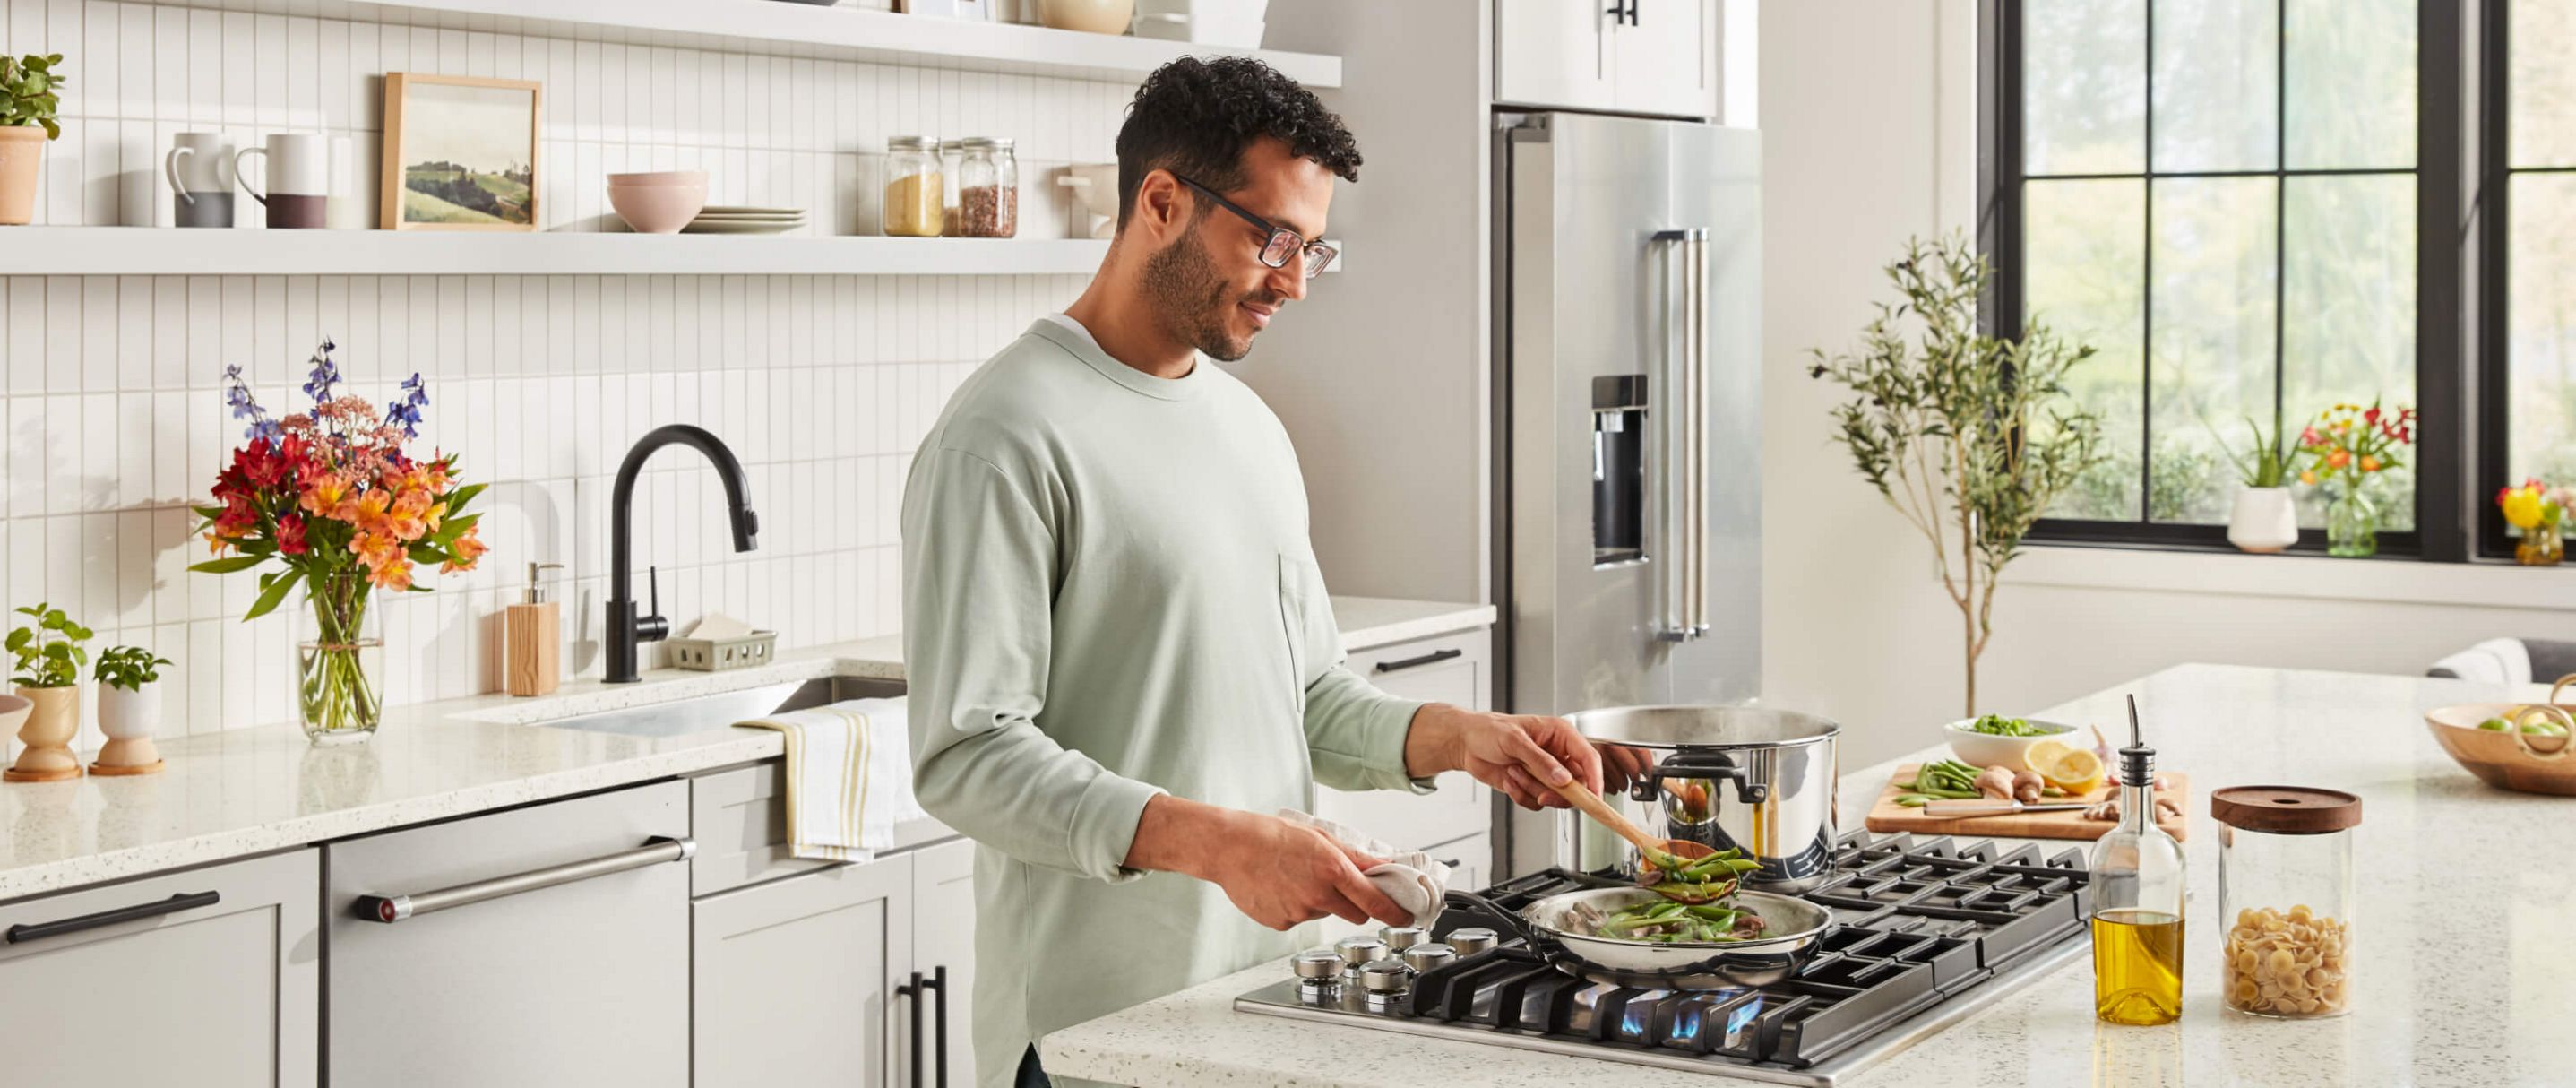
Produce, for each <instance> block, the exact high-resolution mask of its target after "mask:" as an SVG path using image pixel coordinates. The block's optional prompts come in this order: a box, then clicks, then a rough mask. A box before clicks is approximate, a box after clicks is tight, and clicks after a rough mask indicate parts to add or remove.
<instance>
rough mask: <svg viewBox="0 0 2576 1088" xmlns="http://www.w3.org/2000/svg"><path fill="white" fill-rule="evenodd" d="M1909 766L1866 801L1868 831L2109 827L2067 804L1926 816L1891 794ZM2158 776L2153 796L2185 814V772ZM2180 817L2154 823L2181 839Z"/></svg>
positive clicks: (2060, 832)
mask: <svg viewBox="0 0 2576 1088" xmlns="http://www.w3.org/2000/svg"><path fill="white" fill-rule="evenodd" d="M1914 771H1915V768H1914V766H1912V765H1908V766H1903V767H1898V768H1897V769H1896V776H1895V777H1894V778H1892V779H1890V780H1889V782H1888V786H1887V788H1886V789H1885V790H1882V791H1880V793H1879V795H1878V803H1876V804H1874V805H1871V806H1870V809H1869V818H1868V819H1866V820H1864V821H1862V822H1863V823H1864V824H1865V825H1866V826H1867V827H1868V828H1869V829H1870V830H1872V831H1876V832H1880V833H1882V834H1884V833H1889V832H1897V831H1911V832H1913V833H1915V834H1917V835H2001V836H2005V837H2007V838H2016V839H2098V838H2101V837H2102V836H2103V834H2104V833H2106V832H2108V831H2110V830H2111V828H2112V827H2113V826H2115V825H2114V823H2113V822H2112V821H2110V820H2088V819H2085V818H2084V810H2082V809H2072V808H2070V809H2061V810H2059V811H2056V812H2014V813H2004V814H1999V815H1993V816H1926V815H1924V814H1923V810H1922V809H1919V808H1907V807H1905V806H1903V805H1900V804H1897V803H1896V798H1897V795H1899V794H1902V793H1906V792H1909V791H1906V790H1901V789H1898V788H1896V783H1898V782H1911V781H1913V780H1914ZM2161 777H2163V778H2164V780H2165V787H2166V788H2165V789H2164V790H2162V791H2159V793H2158V794H2157V796H2159V797H2163V798H2166V799H2168V800H2171V801H2173V802H2174V804H2175V806H2176V807H2178V808H2180V809H2182V811H2183V812H2184V813H2185V814H2186V815H2187V814H2189V813H2190V812H2191V778H2190V776H2188V775H2185V774H2183V773H2181V772H2179V771H2165V772H2162V774H2161ZM2119 789H2120V787H2118V786H2115V785H2112V784H2110V783H2108V782H2105V783H2103V784H2102V787H2101V788H2100V789H2097V790H2094V791H2093V792H2092V794H2090V795H2089V796H2086V797H2083V798H2081V799H2080V800H2083V801H2084V802H2086V803H2088V804H2089V803H2092V802H2095V801H2102V800H2107V799H2109V798H2110V797H2111V796H2112V795H2113V794H2115V793H2117V792H2119ZM2046 800H2047V803H2050V804H2055V803H2058V802H2061V801H2072V800H2078V798H2061V797H2051V798H2047V799H2046ZM2186 822H2188V821H2186V820H2164V821H2160V822H2159V823H2158V825H2157V826H2159V827H2162V828H2164V829H2165V834H2168V835H2171V836H2173V837H2174V838H2176V839H2181V838H2183V824H2184V823H2186Z"/></svg>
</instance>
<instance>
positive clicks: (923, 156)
mask: <svg viewBox="0 0 2576 1088" xmlns="http://www.w3.org/2000/svg"><path fill="white" fill-rule="evenodd" d="M941 184H942V183H941V180H940V174H939V145H938V143H937V141H934V140H932V139H930V138H929V137H926V136H888V137H886V160H885V206H884V208H883V213H882V214H881V215H880V216H879V217H878V221H879V222H880V223H881V224H882V225H883V226H884V229H885V233H886V235H887V236H888V237H894V238H937V237H939V229H940V225H941V222H942V220H943V219H944V218H945V214H946V213H945V210H944V209H943V208H942V206H941V195H940V185H941Z"/></svg>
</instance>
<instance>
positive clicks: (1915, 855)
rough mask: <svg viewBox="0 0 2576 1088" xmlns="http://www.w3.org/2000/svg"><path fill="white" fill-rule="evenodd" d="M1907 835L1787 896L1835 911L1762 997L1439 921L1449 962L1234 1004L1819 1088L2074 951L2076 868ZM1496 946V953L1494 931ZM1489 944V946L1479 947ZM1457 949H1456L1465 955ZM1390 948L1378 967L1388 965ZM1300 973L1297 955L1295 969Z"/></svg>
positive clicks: (1467, 917) (1555, 889) (1867, 850)
mask: <svg viewBox="0 0 2576 1088" xmlns="http://www.w3.org/2000/svg"><path fill="white" fill-rule="evenodd" d="M1997 851H1998V847H1997V845H1996V844H1994V843H1992V842H1984V841H1979V842H1975V843H1971V844H1969V845H1965V846H1962V845H1959V844H1958V843H1956V842H1954V841H1952V840H1950V839H1947V838H1931V839H1916V838H1915V837H1913V836H1911V835H1891V836H1872V835H1871V834H1869V833H1868V832H1858V833H1855V834H1852V835H1849V836H1846V837H1844V838H1843V839H1842V840H1841V841H1840V842H1839V843H1838V844H1837V848H1836V851H1835V872H1834V875H1833V877H1832V878H1831V879H1829V880H1828V881H1827V882H1826V883H1825V884H1824V885H1822V886H1820V887H1818V888H1817V889H1816V890H1814V891H1810V892H1807V893H1804V895H1802V896H1801V898H1804V899H1807V900H1809V901H1812V902H1814V903H1817V904H1820V905H1822V906H1824V907H1826V908H1828V909H1830V910H1831V911H1832V912H1833V915H1834V921H1835V922H1836V926H1835V928H1834V930H1833V931H1832V932H1831V933H1829V934H1827V935H1826V938H1825V940H1824V942H1823V943H1822V945H1821V947H1820V948H1819V949H1818V951H1817V952H1816V954H1815V956H1814V958H1812V959H1810V960H1809V961H1807V963H1806V964H1805V966H1803V967H1801V968H1799V970H1798V972H1797V973H1796V974H1794V975H1792V976H1790V977H1789V978H1787V979H1785V980H1783V981H1781V982H1778V983H1776V984H1773V985H1769V986H1762V987H1752V988H1740V989H1729V990H1707V991H1681V990H1658V989H1645V988H1640V987H1633V986H1620V985H1615V984H1611V983H1606V982H1596V981H1593V980H1590V979H1586V978H1582V977H1579V976H1577V975H1574V974H1571V973H1569V972H1568V971H1566V970H1563V969H1560V968H1559V967H1557V966H1555V965H1552V964H1550V963H1548V962H1546V961H1545V960H1543V959H1541V958H1540V956H1539V955H1538V954H1537V953H1536V952H1534V951H1532V950H1531V949H1529V948H1528V947H1526V946H1525V945H1524V944H1523V943H1522V942H1520V941H1518V940H1516V939H1510V938H1509V937H1508V934H1509V933H1510V930H1509V929H1508V927H1504V926H1501V925H1499V924H1497V922H1496V920H1494V919H1491V918H1488V917H1485V916H1483V915H1481V914H1479V913H1477V912H1475V911H1472V910H1467V909H1463V908H1457V907H1452V908H1450V909H1448V910H1446V911H1444V912H1443V913H1442V914H1441V916H1440V920H1439V922H1438V923H1437V924H1435V925H1434V926H1433V927H1432V930H1431V932H1430V934H1429V935H1428V936H1429V937H1430V938H1431V940H1433V941H1438V942H1444V943H1454V944H1455V945H1456V946H1459V947H1457V948H1456V954H1454V955H1446V956H1442V955H1433V956H1425V957H1415V962H1416V967H1417V969H1415V970H1409V971H1403V972H1392V973H1390V972H1388V971H1385V970H1373V971H1371V972H1370V973H1369V975H1368V976H1367V977H1366V979H1365V984H1363V977H1362V975H1361V973H1360V972H1359V971H1358V969H1357V968H1356V966H1354V967H1352V968H1351V969H1350V970H1349V971H1348V972H1347V973H1345V974H1342V975H1340V976H1339V977H1318V976H1322V975H1330V974H1331V973H1332V972H1331V965H1319V964H1317V963H1314V962H1311V961H1310V962H1307V963H1303V964H1301V966H1300V969H1299V971H1300V974H1301V975H1305V976H1309V977H1302V978H1290V979H1285V980H1282V981H1280V982H1276V983H1272V984H1271V985H1268V986H1264V987H1262V988H1261V989H1258V990H1255V991H1253V992H1251V993H1248V994H1245V995H1243V996H1242V997H1239V998H1236V999H1235V1003H1234V1007H1235V1008H1236V1009H1238V1010H1241V1011H1244V1012H1251V1013H1260V1014H1264V1015H1270V1016H1286V1017H1294V1018H1300V1019H1312V1020H1321V1021H1326V1022H1330V1023H1337V1024H1349V1025H1353V1026H1357V1027H1367V1028H1376V1029H1380V1030H1385V1031H1397V1032H1405V1033H1409V1034H1416V1035H1428V1036H1434V1037H1437V1038H1444V1039H1457V1040H1462V1041H1467V1042H1477V1043H1487V1044H1492V1045H1496V1046H1508V1047H1517V1048H1521V1049H1525V1050H1540V1051H1547V1052H1550V1053H1556V1054H1569V1055H1575V1056H1580V1057H1589V1058H1599V1059H1602V1060H1605V1061H1616V1062H1628V1063H1632V1064H1639V1065H1654V1066H1663V1067H1667V1068H1673V1069H1685V1070H1693V1071H1697V1072H1706V1073H1723V1074H1726V1075H1729V1076H1736V1077H1746V1078H1751V1079H1756V1080H1765V1081H1773V1082H1777V1083H1782V1084H1818V1085H1830V1084H1833V1083H1834V1082H1835V1079H1836V1078H1837V1077H1841V1076H1848V1075H1850V1074H1853V1073H1856V1072H1859V1071H1860V1070H1862V1069H1865V1068H1868V1067H1869V1066H1872V1065H1875V1064H1877V1063H1878V1062H1880V1061H1882V1060H1884V1059H1886V1058H1887V1057H1888V1056H1890V1055H1892V1054H1894V1053H1896V1052H1897V1051H1899V1050H1902V1049H1904V1048H1905V1047H1907V1046H1910V1045H1912V1044H1913V1043H1914V1042H1915V1041H1916V1040H1919V1039H1921V1038H1923V1037H1925V1036H1927V1035H1930V1034H1931V1033H1933V1032H1935V1031H1938V1030H1940V1029H1942V1028H1945V1027H1948V1026H1950V1025H1951V1024H1953V1023H1956V1022H1958V1021H1959V1020H1962V1019H1965V1018H1966V1017H1967V1016H1968V1015H1969V1014H1970V1013H1973V1012H1975V1011H1977V1010H1978V1009H1981V1008H1984V1007H1985V1006H1987V1005H1989V1004H1992V1003H1994V1002H1995V1001H1998V1000H2001V999H2002V998H2003V997H2004V996H2005V995H2006V994H2009V993H2011V992H2013V991H2015V990H2018V989H2020V988H2022V987H2023V986H2024V985H2026V984H2028V983H2029V982H2030V981H2032V980H2034V979H2036V978H2038V977H2039V976H2040V975H2043V974H2046V973H2047V972H2048V971H2049V970H2051V969H2053V968H2055V967H2057V966H2058V965H2060V964H2062V963H2064V962H2066V961H2067V960H2069V959H2072V958H2074V957H2076V956H2077V955H2080V954H2081V953H2082V951H2083V949H2084V948H2085V947H2086V942H2085V939H2084V932H2085V931H2084V926H2085V919H2086V918H2087V917H2088V916H2089V914H2090V910H2089V909H2088V908H2089V907H2090V904H2091V894H2090V889H2088V888H2087V887H2086V883H2085V881H2086V873H2085V864H2084V857H2083V854H2082V853H2081V851H2079V850H2067V851H2063V852H2061V853H2058V854H2056V855H2054V856H2050V857H2042V856H2041V854H2040V852H2039V848H2038V847H2037V846H2036V845H2023V846H2020V847H2018V848H2016V849H2013V850H2011V851H2009V852H2002V853H1998V852H1997ZM1622 883H1624V882H1623V881H1619V880H1617V879H1614V878H1611V877H1607V876H1601V875H1595V874H1585V873H1569V872H1566V871H1564V870H1561V869H1550V870H1547V871H1544V872H1538V873H1531V874H1529V875H1527V876H1523V877H1517V878H1515V879H1512V880H1508V881H1505V882H1503V883H1501V884H1497V885H1495V886H1494V887H1492V888H1489V889H1487V890H1486V891H1485V893H1484V895H1485V897H1486V898H1487V899H1490V900H1492V901H1494V902H1495V903H1496V904H1497V905H1499V906H1501V907H1503V908H1504V909H1506V910H1518V909H1519V908H1521V907H1522V906H1525V905H1527V904H1529V903H1531V902H1534V901H1536V900H1538V899H1540V898H1542V897H1545V896H1549V895H1555V894H1557V893H1559V892H1567V891H1575V890H1579V889H1583V888H1590V887H1611V886H1618V885H1620V884H1622ZM1497 931H1498V932H1500V933H1501V934H1504V937H1503V938H1501V939H1495V938H1494V937H1493V935H1492V933H1493V932H1497ZM1488 942H1490V945H1489V946H1488ZM1471 950H1472V951H1471ZM1400 953H1401V950H1397V951H1394V952H1387V953H1384V954H1385V955H1399V954H1400ZM1300 959H1301V960H1307V957H1300Z"/></svg>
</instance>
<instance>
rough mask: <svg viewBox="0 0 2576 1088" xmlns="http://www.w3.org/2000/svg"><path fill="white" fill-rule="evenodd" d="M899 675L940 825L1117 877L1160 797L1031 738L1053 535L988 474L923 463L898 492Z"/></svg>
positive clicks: (948, 463) (1037, 736)
mask: <svg viewBox="0 0 2576 1088" xmlns="http://www.w3.org/2000/svg"><path fill="white" fill-rule="evenodd" d="M903 539H904V543H905V548H904V579H903V614H904V671H905V676H906V681H907V685H908V688H909V696H910V710H911V720H912V752H913V757H912V759H913V764H912V765H913V788H914V790H915V792H916V793H918V794H919V796H920V798H921V804H922V807H923V808H924V809H926V810H928V811H929V813H930V814H931V815H932V816H934V817H937V818H938V819H939V821H940V822H942V823H945V824H947V825H948V826H950V827H953V828H956V829H957V830H959V831H961V832H964V833H966V834H967V835H969V836H972V837H973V838H974V839H975V840H976V841H978V842H981V843H983V844H985V845H987V846H990V847H993V848H994V849H997V850H1000V851H1001V852H1002V853H1004V854H1007V855H1009V856H1011V857H1013V858H1017V859H1019V860H1021V861H1024V862H1028V863H1030V864H1032V865H1040V866H1045V867H1048V868H1052V869H1059V870H1064V871H1067V872H1071V873H1075V874H1079V875H1081V876H1085V877H1090V878H1093V879H1097V880H1106V881H1112V882H1117V881H1123V880H1132V879H1135V878H1136V877H1138V876H1140V875H1142V874H1141V873H1139V872H1138V871H1136V870H1133V869H1129V868H1126V867H1125V862H1126V858H1127V853H1128V850H1129V849H1130V847H1132V846H1133V845H1134V843H1135V839H1136V822H1137V820H1138V819H1139V818H1140V817H1141V816H1142V815H1143V813H1144V810H1145V803H1146V802H1147V801H1148V800H1151V799H1152V798H1153V797H1154V795H1156V794H1158V793H1161V792H1162V791H1161V790H1159V789H1156V788H1155V787H1153V786H1151V785H1148V784H1146V783H1143V782H1139V781H1136V780H1134V779H1130V778H1125V777H1121V776H1119V775H1117V774H1113V773H1111V772H1110V771H1109V770H1108V769H1106V768H1104V767H1102V766H1101V765H1100V764H1099V762H1097V761H1095V760H1093V759H1092V758H1091V757H1089V756H1086V755H1084V754H1082V753H1080V752H1076V751H1072V750H1069V749H1067V748H1065V747H1064V746H1062V745H1060V744H1058V743H1057V742H1056V741H1055V740H1054V739H1053V738H1051V737H1049V736H1047V734H1046V733H1045V732H1044V731H1043V730H1041V729H1040V728H1039V727H1038V725H1037V717H1038V713H1039V710H1040V709H1041V708H1042V707H1043V706H1044V705H1045V703H1046V692H1047V668H1048V661H1049V646H1050V643H1051V642H1052V639H1053V634H1054V629H1053V616H1052V609H1053V603H1054V588H1055V578H1056V546H1055V534H1054V533H1053V532H1052V531H1050V529H1049V528H1048V526H1047V525H1046V523H1045V521H1044V519H1043V518H1041V517H1040V516H1039V514H1038V511H1037V509H1036V508H1035V507H1034V506H1032V505H1031V504H1030V502H1029V500H1028V498H1027V497H1026V496H1025V495H1023V494H1022V493H1021V492H1020V491H1018V490H1017V489H1015V488H1014V487H1013V486H1012V484H1011V481H1010V480H1009V479H1008V478H1006V477H1005V476H1004V475H1003V474H1002V472H1001V470H1000V469H999V468H997V467H995V466H994V465H993V464H992V463H990V462H988V461H985V460H983V459H982V458H979V457H976V456H974V455H972V454H968V453H963V452H960V451H956V450H946V449H937V448H926V449H924V450H923V451H922V453H921V455H920V458H919V459H918V460H916V462H915V463H914V466H913V471H912V478H911V480H910V481H909V483H908V485H907V486H906V487H905V489H904V503H903Z"/></svg>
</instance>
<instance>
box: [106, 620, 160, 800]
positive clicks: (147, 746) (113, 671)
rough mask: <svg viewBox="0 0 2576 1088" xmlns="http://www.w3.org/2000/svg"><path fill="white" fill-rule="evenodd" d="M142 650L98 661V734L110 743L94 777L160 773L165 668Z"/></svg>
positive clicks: (113, 652)
mask: <svg viewBox="0 0 2576 1088" xmlns="http://www.w3.org/2000/svg"><path fill="white" fill-rule="evenodd" d="M167 664H170V659H169V658H166V657H155V656H153V654H152V651H150V650H146V649H144V648H143V647H140V646H118V647H114V648H112V649H109V650H108V651H106V652H105V653H102V654H100V655H98V667H97V669H96V670H94V672H93V673H92V675H93V676H94V677H96V678H97V680H98V731H99V732H101V733H105V734H107V743H106V744H104V745H101V746H100V747H99V750H98V762H96V763H94V764H91V765H90V773H91V774H107V775H115V774H150V773H152V772H154V771H158V770H160V769H161V751H160V748H159V747H158V746H156V745H154V744H153V743H152V734H153V733H154V732H155V731H157V730H158V729H159V728H160V725H161V666H163V665H167Z"/></svg>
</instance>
